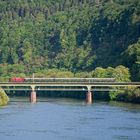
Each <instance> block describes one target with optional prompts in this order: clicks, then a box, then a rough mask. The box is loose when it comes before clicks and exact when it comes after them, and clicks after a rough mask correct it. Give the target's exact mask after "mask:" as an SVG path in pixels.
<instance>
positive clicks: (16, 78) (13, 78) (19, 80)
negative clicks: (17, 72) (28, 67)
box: [9, 77, 25, 83]
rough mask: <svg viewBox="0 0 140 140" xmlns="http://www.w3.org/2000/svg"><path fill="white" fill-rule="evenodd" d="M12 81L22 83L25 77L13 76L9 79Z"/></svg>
mask: <svg viewBox="0 0 140 140" xmlns="http://www.w3.org/2000/svg"><path fill="white" fill-rule="evenodd" d="M9 81H10V82H17V83H22V82H25V78H21V77H12V78H10V79H9Z"/></svg>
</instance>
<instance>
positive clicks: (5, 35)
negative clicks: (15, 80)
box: [0, 0, 140, 81]
mask: <svg viewBox="0 0 140 140" xmlns="http://www.w3.org/2000/svg"><path fill="white" fill-rule="evenodd" d="M120 65H123V66H120ZM127 68H129V70H130V73H129V72H128V73H129V74H128V73H125V70H126V69H127ZM120 69H121V71H123V70H124V71H123V72H124V73H123V74H124V77H127V76H128V75H129V78H126V79H129V80H133V81H140V1H139V0H127V1H126V0H24V1H21V0H4V1H0V79H1V81H8V79H9V78H10V77H13V76H18V77H28V76H32V73H35V75H36V76H38V77H43V76H44V77H53V76H54V77H74V76H75V77H115V72H116V71H119V70H120ZM122 69H123V70H122ZM108 71H110V72H108ZM110 73H112V74H110ZM113 73H114V74H113ZM125 74H126V76H125ZM115 78H117V80H119V81H120V80H121V81H125V80H126V79H121V78H122V75H121V76H120V75H119V76H117V75H116V77H115ZM119 78H120V79H119Z"/></svg>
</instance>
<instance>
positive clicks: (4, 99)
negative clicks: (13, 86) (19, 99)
mask: <svg viewBox="0 0 140 140" xmlns="http://www.w3.org/2000/svg"><path fill="white" fill-rule="evenodd" d="M8 102H9V97H8V96H7V94H6V93H5V91H4V90H3V89H2V88H0V106H4V105H7V104H8Z"/></svg>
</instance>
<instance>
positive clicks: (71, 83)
mask: <svg viewBox="0 0 140 140" xmlns="http://www.w3.org/2000/svg"><path fill="white" fill-rule="evenodd" d="M0 87H2V88H3V89H4V90H9V91H10V90H29V91H31V93H30V101H31V102H32V103H35V102H36V92H37V91H39V90H41V91H52V90H53V91H85V93H86V102H87V103H88V104H91V103H92V94H93V92H94V91H110V90H115V88H114V87H120V88H124V87H140V82H116V81H115V79H114V78H26V79H25V82H0Z"/></svg>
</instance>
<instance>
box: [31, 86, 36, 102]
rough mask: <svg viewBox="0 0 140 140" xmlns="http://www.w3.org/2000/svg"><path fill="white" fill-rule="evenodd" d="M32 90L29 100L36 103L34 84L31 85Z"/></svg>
mask: <svg viewBox="0 0 140 140" xmlns="http://www.w3.org/2000/svg"><path fill="white" fill-rule="evenodd" d="M31 88H32V91H31V94H30V102H31V103H36V91H35V86H34V85H31Z"/></svg>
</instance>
